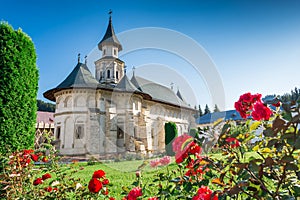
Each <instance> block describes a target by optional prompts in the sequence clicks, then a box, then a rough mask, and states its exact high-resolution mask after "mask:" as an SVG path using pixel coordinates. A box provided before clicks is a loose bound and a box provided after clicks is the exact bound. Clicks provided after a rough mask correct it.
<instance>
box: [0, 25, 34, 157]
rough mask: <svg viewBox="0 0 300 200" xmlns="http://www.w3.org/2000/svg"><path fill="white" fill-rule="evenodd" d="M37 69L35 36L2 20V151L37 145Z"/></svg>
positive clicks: (0, 114) (0, 87)
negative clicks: (35, 143)
mask: <svg viewBox="0 0 300 200" xmlns="http://www.w3.org/2000/svg"><path fill="white" fill-rule="evenodd" d="M37 89H38V69H37V67H36V53H35V48H34V45H33V42H32V40H31V39H30V37H29V36H28V35H26V34H25V33H23V32H22V30H20V29H19V30H14V29H13V28H12V27H11V26H10V25H8V24H7V23H3V22H1V23H0V138H1V140H0V152H1V153H2V154H4V153H6V152H7V151H8V150H11V151H16V150H21V149H27V148H30V147H33V145H34V135H35V134H34V133H35V126H34V125H35V122H36V111H37V105H36V97H37Z"/></svg>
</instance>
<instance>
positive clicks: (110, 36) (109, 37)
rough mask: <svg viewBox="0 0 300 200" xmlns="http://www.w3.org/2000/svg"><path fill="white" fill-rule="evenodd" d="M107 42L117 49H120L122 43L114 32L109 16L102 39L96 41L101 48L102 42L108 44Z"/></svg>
mask: <svg viewBox="0 0 300 200" xmlns="http://www.w3.org/2000/svg"><path fill="white" fill-rule="evenodd" d="M109 43H110V44H113V45H116V46H117V47H118V48H119V51H121V50H122V45H121V43H120V41H119V40H118V38H117V36H116V34H115V31H114V27H113V25H112V22H111V17H110V18H109V23H108V26H107V29H106V32H105V34H104V36H103V38H102V40H101V41H100V42H99V43H98V47H99V49H102V46H103V45H104V44H109Z"/></svg>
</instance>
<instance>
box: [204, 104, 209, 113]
mask: <svg viewBox="0 0 300 200" xmlns="http://www.w3.org/2000/svg"><path fill="white" fill-rule="evenodd" d="M208 113H210V110H209V107H208V105H207V104H206V105H205V109H204V115H206V114H208Z"/></svg>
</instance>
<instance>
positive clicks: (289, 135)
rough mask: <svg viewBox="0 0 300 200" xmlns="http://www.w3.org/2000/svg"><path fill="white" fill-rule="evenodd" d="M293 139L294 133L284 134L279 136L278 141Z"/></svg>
mask: <svg viewBox="0 0 300 200" xmlns="http://www.w3.org/2000/svg"><path fill="white" fill-rule="evenodd" d="M292 138H295V134H294V133H285V134H283V135H281V137H280V139H282V140H284V139H292Z"/></svg>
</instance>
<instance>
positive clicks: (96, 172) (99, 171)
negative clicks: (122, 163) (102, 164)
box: [92, 169, 105, 178]
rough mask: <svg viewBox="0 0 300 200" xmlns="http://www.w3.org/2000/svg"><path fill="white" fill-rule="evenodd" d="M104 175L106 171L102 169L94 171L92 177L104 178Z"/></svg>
mask: <svg viewBox="0 0 300 200" xmlns="http://www.w3.org/2000/svg"><path fill="white" fill-rule="evenodd" d="M104 176H105V172H104V171H103V170H101V169H100V170H97V171H95V172H94V174H93V177H92V178H103V177H104Z"/></svg>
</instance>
